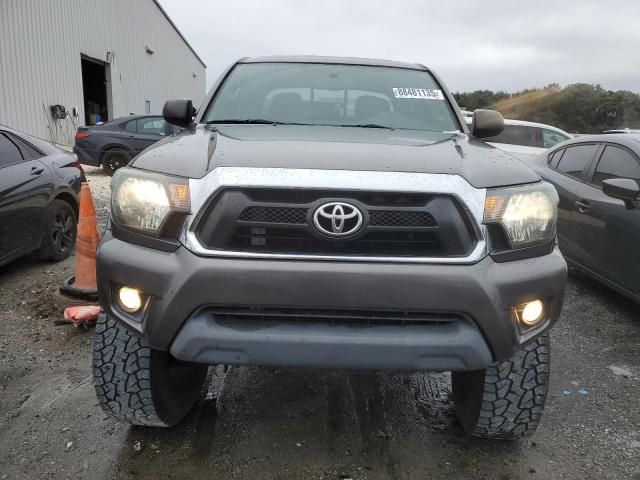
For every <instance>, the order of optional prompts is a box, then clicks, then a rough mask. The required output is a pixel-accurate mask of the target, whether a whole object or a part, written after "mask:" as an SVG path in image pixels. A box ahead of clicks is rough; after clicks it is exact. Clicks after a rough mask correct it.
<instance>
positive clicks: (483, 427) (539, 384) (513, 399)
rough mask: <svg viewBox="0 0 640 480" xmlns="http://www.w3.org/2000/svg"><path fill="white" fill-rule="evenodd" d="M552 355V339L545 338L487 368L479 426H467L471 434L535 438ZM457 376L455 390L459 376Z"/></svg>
mask: <svg viewBox="0 0 640 480" xmlns="http://www.w3.org/2000/svg"><path fill="white" fill-rule="evenodd" d="M550 356H551V346H550V342H549V336H548V335H541V336H539V337H537V338H536V339H535V340H532V341H531V342H530V343H528V344H527V345H525V346H524V348H523V349H522V350H520V351H518V352H517V353H516V354H514V355H513V357H511V358H510V359H509V360H505V361H502V362H496V363H494V364H491V365H490V366H489V367H487V368H486V369H485V370H484V382H483V388H482V392H481V399H478V400H479V401H481V405H480V408H479V416H478V417H477V422H476V424H475V425H464V424H463V426H464V427H465V429H466V430H467V433H469V434H470V435H473V436H477V437H482V438H494V439H506V440H515V439H519V438H526V437H529V436H531V435H532V434H533V433H534V432H535V431H536V428H537V427H538V424H539V423H540V419H541V418H542V413H543V411H544V405H545V401H546V397H547V390H548V384H549V371H550ZM458 375H459V374H458ZM462 375H464V373H463V374H462ZM453 376H454V389H455V382H456V379H455V377H456V374H455V373H454V375H453ZM462 381H464V380H462Z"/></svg>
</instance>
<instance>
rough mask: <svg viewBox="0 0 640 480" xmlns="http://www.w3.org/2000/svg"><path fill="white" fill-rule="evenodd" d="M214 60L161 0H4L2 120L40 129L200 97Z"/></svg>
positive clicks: (45, 133)
mask: <svg viewBox="0 0 640 480" xmlns="http://www.w3.org/2000/svg"><path fill="white" fill-rule="evenodd" d="M205 68H206V66H205V64H204V63H203V62H202V60H201V59H200V57H198V55H197V54H196V52H195V51H194V50H193V48H191V46H190V45H189V43H188V42H187V41H186V39H185V38H184V37H183V36H182V34H181V33H180V32H179V31H178V29H177V27H176V26H175V25H174V24H173V22H172V21H171V19H170V18H169V16H168V15H167V14H166V12H165V11H164V10H163V9H162V7H161V6H160V4H159V3H158V2H157V1H156V0H0V123H3V124H5V125H8V126H10V127H12V128H16V129H18V130H22V131H25V132H27V133H30V134H31V135H35V136H38V137H41V138H44V139H48V140H49V139H50V140H52V141H54V142H56V143H61V144H72V143H73V136H74V134H75V128H76V127H77V126H79V125H89V124H91V123H95V122H97V121H99V120H102V121H107V120H111V119H113V118H116V117H119V116H123V115H128V114H130V113H136V114H140V113H153V114H157V113H161V111H162V106H163V105H164V102H165V100H167V99H169V98H191V99H193V101H194V104H195V105H198V104H199V103H200V102H201V101H202V99H203V98H204V95H205V80H206V79H205ZM56 105H61V106H63V107H64V111H63V110H61V109H60V108H59V107H58V108H52V107H53V106H56ZM65 112H66V115H65ZM56 117H63V118H56Z"/></svg>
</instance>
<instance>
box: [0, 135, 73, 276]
mask: <svg viewBox="0 0 640 480" xmlns="http://www.w3.org/2000/svg"><path fill="white" fill-rule="evenodd" d="M82 178H83V172H82V167H81V166H80V163H79V162H78V160H77V158H76V156H75V155H72V154H69V153H67V152H64V151H63V150H60V149H59V148H57V147H54V146H53V145H51V144H50V143H48V142H45V141H43V140H39V139H37V138H33V137H31V136H29V135H26V134H24V133H21V132H18V131H16V130H13V129H10V128H6V127H0V265H4V264H6V263H8V262H10V261H12V260H14V259H16V258H18V257H20V256H22V255H24V254H26V253H29V252H35V254H36V255H37V256H38V257H39V258H41V259H43V260H56V261H57V260H62V259H64V258H66V257H68V256H69V254H70V253H71V251H72V250H73V247H74V245H75V241H76V219H77V218H78V193H79V192H80V184H81V182H82Z"/></svg>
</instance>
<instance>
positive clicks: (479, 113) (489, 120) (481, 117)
mask: <svg viewBox="0 0 640 480" xmlns="http://www.w3.org/2000/svg"><path fill="white" fill-rule="evenodd" d="M502 130H504V118H502V115H500V112H496V111H495V110H481V109H478V110H475V111H474V112H473V120H472V122H471V135H473V136H474V137H476V138H486V137H493V136H494V135H498V134H499V133H500V132H502Z"/></svg>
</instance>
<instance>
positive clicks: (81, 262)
mask: <svg viewBox="0 0 640 480" xmlns="http://www.w3.org/2000/svg"><path fill="white" fill-rule="evenodd" d="M98 243H100V233H98V223H97V218H96V209H95V207H94V206H93V199H92V198H91V190H90V189H89V184H88V183H87V182H82V187H81V188H80V214H79V216H78V236H77V240H76V275H75V277H76V278H75V282H74V283H73V287H75V288H77V289H80V290H92V291H95V290H96V289H97V285H96V250H97V249H98Z"/></svg>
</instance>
